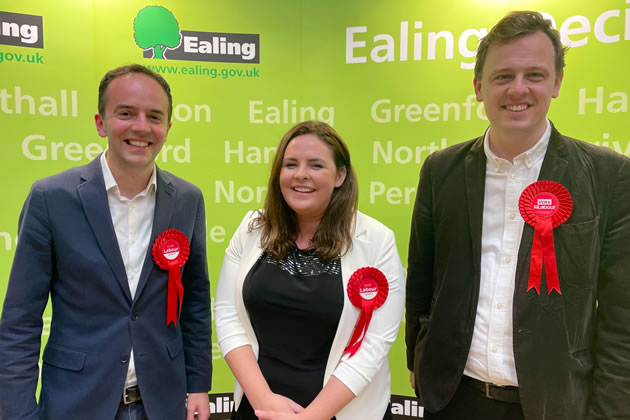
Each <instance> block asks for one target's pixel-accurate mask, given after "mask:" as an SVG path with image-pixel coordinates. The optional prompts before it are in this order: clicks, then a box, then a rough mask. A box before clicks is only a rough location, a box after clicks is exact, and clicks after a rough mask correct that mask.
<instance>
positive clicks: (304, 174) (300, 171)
mask: <svg viewBox="0 0 630 420" xmlns="http://www.w3.org/2000/svg"><path fill="white" fill-rule="evenodd" d="M307 169H308V168H307V167H306V165H298V166H297V168H296V169H295V177H296V178H297V179H306V178H308V170H307Z"/></svg>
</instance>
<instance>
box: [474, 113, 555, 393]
mask: <svg viewBox="0 0 630 420" xmlns="http://www.w3.org/2000/svg"><path fill="white" fill-rule="evenodd" d="M550 134H551V124H549V121H547V129H546V130H545V132H544V134H543V135H542V137H541V138H540V139H539V140H538V141H537V142H536V144H535V145H534V146H533V147H532V148H531V149H529V150H527V151H525V152H523V153H521V154H520V155H518V156H516V157H515V158H514V160H513V163H511V162H509V161H507V160H505V159H501V158H499V157H497V156H496V155H495V154H494V153H493V152H492V150H490V145H489V130H488V131H487V132H486V135H485V138H484V152H485V154H486V186H485V193H484V202H483V229H482V235H481V284H480V287H479V302H478V303H477V317H476V318H475V329H474V332H473V338H472V343H471V345H470V352H469V353H468V360H467V361H466V367H465V369H464V374H465V375H467V376H470V377H473V378H476V379H479V380H481V381H484V382H491V383H494V384H497V385H513V386H518V379H517V377H516V367H515V362H514V347H513V345H512V338H513V324H512V306H513V305H512V304H513V300H514V281H515V275H516V263H517V258H518V249H519V245H520V242H521V236H522V233H523V225H524V223H525V222H524V220H523V218H522V217H521V214H520V212H519V210H518V200H519V197H520V195H521V193H522V192H523V190H524V189H525V188H526V187H527V186H528V185H529V184H531V183H533V182H536V181H537V180H538V174H539V173H540V168H541V166H542V162H543V159H544V157H545V153H546V152H547V146H548V145H549V136H550Z"/></svg>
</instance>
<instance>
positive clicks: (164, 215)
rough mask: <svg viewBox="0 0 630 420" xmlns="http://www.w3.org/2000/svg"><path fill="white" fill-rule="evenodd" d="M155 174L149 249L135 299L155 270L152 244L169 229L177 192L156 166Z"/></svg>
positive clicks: (166, 175) (166, 176)
mask: <svg viewBox="0 0 630 420" xmlns="http://www.w3.org/2000/svg"><path fill="white" fill-rule="evenodd" d="M155 170H156V171H157V174H156V184H157V185H156V186H157V190H156V192H155V211H154V213H153V228H152V229H151V238H150V242H149V247H148V248H147V254H146V256H145V259H144V264H143V266H142V272H141V274H140V280H139V281H138V289H137V290H136V294H135V299H137V298H138V296H140V294H141V293H142V290H143V289H144V286H145V285H146V284H147V280H148V279H149V274H150V273H151V271H152V270H153V269H154V268H156V265H155V262H154V261H153V253H152V249H153V242H154V241H155V239H156V238H157V237H158V235H159V234H160V233H162V232H164V231H165V230H166V229H168V228H169V226H170V224H171V218H172V216H173V211H174V208H175V199H176V197H177V190H176V189H175V186H174V185H173V184H172V183H171V180H170V178H169V177H168V174H166V173H164V172H162V171H161V170H160V169H159V168H158V167H157V166H156V168H155Z"/></svg>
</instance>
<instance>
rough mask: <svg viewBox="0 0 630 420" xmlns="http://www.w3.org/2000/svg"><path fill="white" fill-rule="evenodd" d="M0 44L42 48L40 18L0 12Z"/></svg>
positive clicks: (42, 37) (41, 20)
mask: <svg viewBox="0 0 630 420" xmlns="http://www.w3.org/2000/svg"><path fill="white" fill-rule="evenodd" d="M0 44H4V45H16V46H18V47H30V48H44V32H43V19H42V17H41V16H35V15H23V14H21V13H11V12H0Z"/></svg>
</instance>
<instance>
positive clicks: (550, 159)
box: [514, 124, 569, 293]
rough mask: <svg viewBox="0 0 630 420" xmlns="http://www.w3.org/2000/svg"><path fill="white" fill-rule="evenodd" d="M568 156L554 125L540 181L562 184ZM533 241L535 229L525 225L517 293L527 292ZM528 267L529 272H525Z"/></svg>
mask: <svg viewBox="0 0 630 420" xmlns="http://www.w3.org/2000/svg"><path fill="white" fill-rule="evenodd" d="M568 155H569V153H568V150H567V145H566V140H565V139H564V138H563V137H562V135H561V134H560V133H559V132H558V130H556V129H555V127H554V126H553V124H552V126H551V136H550V137H549V146H547V153H546V154H545V158H544V160H543V163H542V167H541V168H540V174H539V175H538V180H539V181H555V182H560V183H561V181H562V178H563V177H564V174H565V172H566V170H567V165H568V163H569V159H568ZM533 240H534V228H533V227H532V226H530V225H528V224H527V223H525V226H523V235H522V236H521V243H520V246H519V252H518V263H517V266H516V273H517V275H516V284H515V289H514V292H515V293H517V292H518V291H519V290H522V291H525V290H527V282H528V280H529V260H530V255H531V249H532V241H533ZM526 267H527V270H525V268H526ZM545 293H546V291H545Z"/></svg>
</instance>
